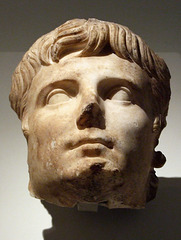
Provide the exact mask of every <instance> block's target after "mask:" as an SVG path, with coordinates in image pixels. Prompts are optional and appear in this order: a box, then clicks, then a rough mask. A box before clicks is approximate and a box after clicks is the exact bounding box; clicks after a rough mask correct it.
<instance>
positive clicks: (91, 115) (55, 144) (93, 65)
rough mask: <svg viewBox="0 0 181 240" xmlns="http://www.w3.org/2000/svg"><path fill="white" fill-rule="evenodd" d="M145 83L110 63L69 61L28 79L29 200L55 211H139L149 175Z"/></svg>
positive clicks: (133, 70)
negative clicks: (81, 205) (82, 207)
mask: <svg viewBox="0 0 181 240" xmlns="http://www.w3.org/2000/svg"><path fill="white" fill-rule="evenodd" d="M152 102H153V99H152V94H151V87H150V78H149V77H148V75H147V73H146V72H144V71H143V70H142V69H141V68H140V67H139V66H138V65H137V64H136V63H131V62H129V61H127V60H124V59H121V58H119V57H117V56H116V55H115V54H109V55H105V56H91V57H77V56H76V54H75V53H74V54H70V55H68V56H66V57H64V58H63V59H61V60H60V61H59V63H53V64H52V65H49V66H42V67H41V70H40V71H39V72H38V74H37V75H36V76H35V78H34V80H33V82H32V85H31V88H30V91H29V97H28V102H27V109H28V113H27V117H26V119H25V120H24V121H27V122H28V128H29V129H28V164H29V173H30V187H29V189H30V192H31V193H32V194H33V195H35V196H36V197H38V198H42V199H45V200H47V201H49V202H53V203H55V204H58V205H61V206H73V205H75V204H76V203H77V202H99V203H101V202H102V203H103V202H104V204H105V205H107V206H108V207H110V208H112V207H125V206H127V207H143V206H144V204H145V201H146V194H147V193H146V192H147V188H148V181H149V172H150V170H151V169H152V166H151V165H152V154H153V149H154V141H155V135H154V133H153V122H154V116H153V112H152V110H153V106H152Z"/></svg>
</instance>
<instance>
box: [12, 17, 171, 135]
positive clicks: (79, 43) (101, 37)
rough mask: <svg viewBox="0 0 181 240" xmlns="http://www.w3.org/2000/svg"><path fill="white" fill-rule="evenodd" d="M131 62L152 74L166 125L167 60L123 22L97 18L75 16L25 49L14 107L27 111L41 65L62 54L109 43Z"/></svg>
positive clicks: (15, 79)
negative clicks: (31, 90)
mask: <svg viewBox="0 0 181 240" xmlns="http://www.w3.org/2000/svg"><path fill="white" fill-rule="evenodd" d="M108 46H109V48H110V49H111V51H112V52H113V53H115V54H116V55H117V56H119V57H120V58H123V59H127V60H128V61H130V62H135V63H137V64H138V65H139V66H140V67H141V68H142V69H144V70H145V71H146V72H147V73H148V75H149V76H150V77H151V86H152V93H153V96H154V99H155V109H154V112H155V114H156V115H157V116H158V115H159V116H161V130H162V129H163V128H164V127H165V126H166V116H167V112H168V104H169V100H170V73H169V70H168V68H167V65H166V64H165V62H164V60H163V59H161V58H160V57H159V56H157V55H156V54H155V53H154V52H153V51H152V50H151V49H150V48H149V47H148V46H147V45H146V43H145V42H144V41H143V40H142V39H141V38H140V37H139V36H138V35H135V34H134V33H133V32H131V31H130V30H129V29H128V28H127V27H124V26H122V25H119V24H116V23H112V22H105V21H100V20H97V19H88V20H85V19H73V20H70V21H67V22H66V23H64V24H63V25H61V26H59V27H58V28H56V29H55V30H53V31H51V32H50V33H48V34H46V35H43V36H42V37H40V38H39V39H38V40H37V41H36V42H35V43H34V44H33V45H32V47H31V48H30V49H29V50H28V51H27V52H26V53H25V55H24V56H23V59H22V60H21V62H20V63H19V65H18V66H17V68H16V70H15V72H14V74H13V76H12V88H11V93H10V96H9V99H10V102H11V107H12V108H13V109H14V111H15V112H16V113H17V115H18V117H19V118H20V119H22V118H23V114H24V112H25V111H26V102H27V96H28V90H29V89H30V86H31V83H32V81H33V78H34V76H35V75H36V74H37V72H38V71H39V70H40V67H41V66H42V65H50V64H52V63H53V62H58V61H59V60H60V59H61V58H62V57H63V56H65V55H66V54H69V53H71V52H75V51H79V55H80V56H83V57H84V56H94V55H98V54H100V53H101V52H102V51H103V50H104V49H105V48H106V47H108Z"/></svg>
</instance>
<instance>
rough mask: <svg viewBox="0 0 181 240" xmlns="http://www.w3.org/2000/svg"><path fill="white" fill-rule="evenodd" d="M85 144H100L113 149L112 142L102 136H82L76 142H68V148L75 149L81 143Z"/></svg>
mask: <svg viewBox="0 0 181 240" xmlns="http://www.w3.org/2000/svg"><path fill="white" fill-rule="evenodd" d="M87 144H102V145H104V146H105V147H107V148H109V149H113V142H112V141H111V140H105V139H103V138H93V139H92V138H83V139H81V140H79V141H77V142H75V143H74V142H71V143H69V144H68V147H69V149H75V148H78V147H80V146H82V145H87Z"/></svg>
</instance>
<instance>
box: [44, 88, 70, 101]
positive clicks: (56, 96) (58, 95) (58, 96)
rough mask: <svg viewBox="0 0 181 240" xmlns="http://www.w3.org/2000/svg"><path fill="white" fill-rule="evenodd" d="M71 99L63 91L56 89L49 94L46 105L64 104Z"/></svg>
mask: <svg viewBox="0 0 181 240" xmlns="http://www.w3.org/2000/svg"><path fill="white" fill-rule="evenodd" d="M70 99H71V97H70V96H69V95H68V93H67V92H65V91H64V90H63V89H54V90H53V91H51V92H50V93H49V94H48V96H47V99H46V104H57V103H64V102H67V101H69V100H70Z"/></svg>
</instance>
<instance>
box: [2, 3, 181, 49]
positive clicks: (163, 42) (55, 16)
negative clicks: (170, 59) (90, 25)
mask: <svg viewBox="0 0 181 240" xmlns="http://www.w3.org/2000/svg"><path fill="white" fill-rule="evenodd" d="M73 18H86V19H87V18H98V19H100V20H107V21H113V22H117V23H120V24H122V25H126V26H127V27H129V28H130V29H131V30H132V31H133V32H135V33H137V34H138V35H139V34H140V35H141V37H142V38H143V39H145V41H146V42H147V43H148V44H149V45H150V46H151V47H152V48H153V49H154V50H155V51H159V52H180V43H181V30H180V29H181V1H179V0H152V1H146V0H145V1H144V0H132V1H130V0H127V1H125V0H91V1H89V0H88V1H86V0H78V1H77V0H13V1H12V0H1V1H0V40H1V43H0V51H26V50H27V48H29V47H30V45H31V44H32V43H33V42H34V41H35V40H36V39H37V38H38V37H40V36H41V35H43V34H45V33H47V32H49V31H51V30H53V29H54V28H55V27H58V26H59V25H61V24H62V23H64V22H65V21H67V20H69V19H73Z"/></svg>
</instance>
